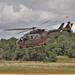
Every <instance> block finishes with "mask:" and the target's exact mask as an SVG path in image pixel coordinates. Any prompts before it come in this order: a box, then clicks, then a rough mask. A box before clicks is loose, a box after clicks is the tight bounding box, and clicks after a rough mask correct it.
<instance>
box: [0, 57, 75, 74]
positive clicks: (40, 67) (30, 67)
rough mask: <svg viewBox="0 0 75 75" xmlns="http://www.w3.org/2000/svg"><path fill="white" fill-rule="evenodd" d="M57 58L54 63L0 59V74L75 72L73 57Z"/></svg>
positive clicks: (74, 59)
mask: <svg viewBox="0 0 75 75" xmlns="http://www.w3.org/2000/svg"><path fill="white" fill-rule="evenodd" d="M57 58H58V60H57V62H54V63H48V62H47V63H44V62H31V61H28V62H26V61H0V74H6V73H7V74H75V58H72V59H70V58H68V57H57Z"/></svg>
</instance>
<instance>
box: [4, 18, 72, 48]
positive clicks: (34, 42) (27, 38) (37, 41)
mask: <svg viewBox="0 0 75 75" xmlns="http://www.w3.org/2000/svg"><path fill="white" fill-rule="evenodd" d="M66 18H67V19H68V17H66ZM48 21H51V20H48ZM48 21H46V22H44V23H47V22H48ZM64 24H65V23H61V25H60V26H59V28H58V29H53V30H48V31H46V29H37V27H31V28H17V29H4V31H12V30H24V31H26V30H27V31H29V30H31V31H30V32H28V33H26V34H24V35H23V36H22V37H21V38H19V39H18V40H17V42H16V44H17V45H18V46H19V47H20V48H23V47H26V48H29V47H34V46H39V45H46V41H47V39H48V37H49V34H51V33H54V32H63V31H67V32H71V28H72V26H73V23H71V22H70V21H69V20H68V22H67V25H66V26H65V27H64ZM24 31H22V32H24ZM22 32H20V33H22Z"/></svg>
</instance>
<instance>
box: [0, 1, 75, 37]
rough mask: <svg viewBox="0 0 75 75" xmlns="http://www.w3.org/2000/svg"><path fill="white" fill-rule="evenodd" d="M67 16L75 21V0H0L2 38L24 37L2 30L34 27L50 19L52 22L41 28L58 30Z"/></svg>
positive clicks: (0, 30) (0, 34)
mask: <svg viewBox="0 0 75 75" xmlns="http://www.w3.org/2000/svg"><path fill="white" fill-rule="evenodd" d="M66 16H69V19H70V21H72V22H74V21H75V0H0V38H11V37H21V36H22V35H23V34H17V32H18V31H13V32H5V31H2V29H5V28H23V27H33V26H37V25H39V24H41V23H43V22H45V21H47V20H49V19H52V20H51V21H50V22H49V23H47V24H45V25H43V26H39V28H45V29H53V28H56V29H57V25H58V24H59V25H60V24H61V23H62V22H66V18H65V17H66ZM74 29H75V26H73V30H74Z"/></svg>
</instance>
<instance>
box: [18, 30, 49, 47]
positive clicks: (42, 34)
mask: <svg viewBox="0 0 75 75" xmlns="http://www.w3.org/2000/svg"><path fill="white" fill-rule="evenodd" d="M48 36H49V32H48V31H45V30H41V29H37V30H33V31H30V32H29V33H27V34H25V35H24V36H22V37H21V38H20V39H18V41H17V44H18V45H19V46H20V47H24V46H25V47H30V46H31V47H33V46H36V45H41V44H44V43H45V42H46V40H47V38H48Z"/></svg>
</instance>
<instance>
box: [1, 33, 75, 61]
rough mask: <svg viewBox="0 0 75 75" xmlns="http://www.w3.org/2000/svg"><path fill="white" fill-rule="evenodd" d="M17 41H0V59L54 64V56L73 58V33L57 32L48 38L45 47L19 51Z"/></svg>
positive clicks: (74, 55)
mask: <svg viewBox="0 0 75 75" xmlns="http://www.w3.org/2000/svg"><path fill="white" fill-rule="evenodd" d="M16 41H17V39H16V38H14V37H12V38H10V39H3V38H2V39H0V59H3V60H20V61H21V60H22V61H44V62H55V61H57V58H56V56H68V57H70V58H74V57H75V33H72V32H71V33H68V32H62V33H61V32H57V33H53V34H51V35H50V36H49V38H48V41H47V45H46V46H38V47H37V46H36V48H33V49H32V50H31V49H28V48H23V49H20V48H19V47H18V46H16Z"/></svg>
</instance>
